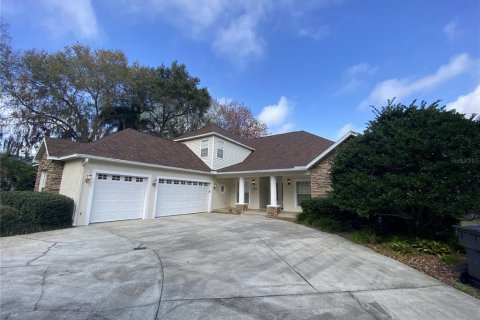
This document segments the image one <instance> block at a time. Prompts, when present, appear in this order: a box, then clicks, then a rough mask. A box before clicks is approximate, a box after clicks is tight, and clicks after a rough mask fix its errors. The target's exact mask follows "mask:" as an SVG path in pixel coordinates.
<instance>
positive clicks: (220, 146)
mask: <svg viewBox="0 0 480 320" xmlns="http://www.w3.org/2000/svg"><path fill="white" fill-rule="evenodd" d="M223 146H224V142H223V141H222V140H218V142H217V158H220V159H223Z"/></svg>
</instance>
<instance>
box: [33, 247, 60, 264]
mask: <svg viewBox="0 0 480 320" xmlns="http://www.w3.org/2000/svg"><path fill="white" fill-rule="evenodd" d="M57 244H58V242H54V243H53V244H52V245H51V246H49V247H48V248H47V250H45V251H44V252H42V254H40V255H39V256H38V257H35V258H33V259H32V260H30V261H27V266H30V264H31V263H32V262H34V261H36V260H38V259H40V258H41V257H44V256H45V255H46V254H47V253H49V252H50V250H51V249H52V248H53V247H55V246H56V245H57Z"/></svg>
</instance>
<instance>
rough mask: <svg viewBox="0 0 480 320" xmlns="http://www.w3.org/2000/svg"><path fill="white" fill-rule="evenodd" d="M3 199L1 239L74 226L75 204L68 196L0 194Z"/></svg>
mask: <svg viewBox="0 0 480 320" xmlns="http://www.w3.org/2000/svg"><path fill="white" fill-rule="evenodd" d="M0 197H1V202H2V211H1V229H2V232H1V235H2V236H4V235H13V234H18V233H29V232H37V231H45V230H52V229H60V228H66V227H70V226H71V225H72V214H73V209H74V203H73V200H72V199H70V198H68V197H66V196H62V195H58V194H51V193H44V192H31V191H15V192H1V193H0ZM12 208H13V209H12Z"/></svg>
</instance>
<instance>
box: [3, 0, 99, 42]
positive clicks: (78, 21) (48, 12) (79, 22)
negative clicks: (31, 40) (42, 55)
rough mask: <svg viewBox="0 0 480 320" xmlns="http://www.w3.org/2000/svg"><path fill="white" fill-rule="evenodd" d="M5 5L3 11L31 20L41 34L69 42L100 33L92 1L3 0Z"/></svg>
mask: <svg viewBox="0 0 480 320" xmlns="http://www.w3.org/2000/svg"><path fill="white" fill-rule="evenodd" d="M2 6H3V7H2V14H5V15H6V16H11V18H12V19H17V18H23V19H25V20H28V22H29V23H31V24H32V26H33V27H34V28H35V31H36V32H39V33H42V35H46V36H49V37H52V38H67V39H69V40H70V41H71V40H73V41H82V40H96V39H98V38H99V36H100V31H101V30H100V26H99V24H98V22H97V17H96V13H95V10H94V8H93V5H92V1H91V0H23V1H18V0H3V1H2ZM3 9H5V10H3ZM9 18H10V17H8V18H7V19H9Z"/></svg>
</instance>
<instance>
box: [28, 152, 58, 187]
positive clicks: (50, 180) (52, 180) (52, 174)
mask: <svg viewBox="0 0 480 320" xmlns="http://www.w3.org/2000/svg"><path fill="white" fill-rule="evenodd" d="M42 172H47V173H48V176H47V182H46V184H45V188H44V189H43V190H42V192H50V193H59V192H60V183H61V182H62V174H63V162H62V161H57V160H48V159H47V153H46V152H45V153H44V154H43V156H42V159H41V160H40V163H39V164H38V170H37V179H36V181H35V191H38V187H39V186H40V175H41V173H42Z"/></svg>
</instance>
